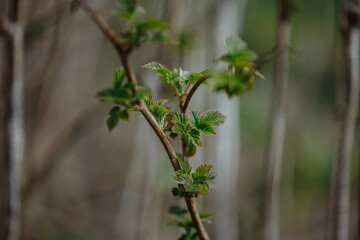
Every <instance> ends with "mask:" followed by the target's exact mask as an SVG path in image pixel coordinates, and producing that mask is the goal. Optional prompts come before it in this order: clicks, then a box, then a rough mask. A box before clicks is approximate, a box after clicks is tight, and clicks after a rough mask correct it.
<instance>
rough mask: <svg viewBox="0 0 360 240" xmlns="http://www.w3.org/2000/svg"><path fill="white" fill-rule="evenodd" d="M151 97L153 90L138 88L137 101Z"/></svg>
mask: <svg viewBox="0 0 360 240" xmlns="http://www.w3.org/2000/svg"><path fill="white" fill-rule="evenodd" d="M150 95H151V90H150V89H149V88H145V87H138V89H137V90H136V92H135V94H134V98H135V99H144V98H146V97H149V96H150Z"/></svg>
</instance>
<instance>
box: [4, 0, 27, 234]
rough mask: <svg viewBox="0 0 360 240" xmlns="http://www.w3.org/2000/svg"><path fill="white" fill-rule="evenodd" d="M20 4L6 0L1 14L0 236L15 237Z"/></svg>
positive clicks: (20, 135) (21, 0) (20, 136)
mask: <svg viewBox="0 0 360 240" xmlns="http://www.w3.org/2000/svg"><path fill="white" fill-rule="evenodd" d="M24 4H25V0H14V1H9V2H8V3H7V4H6V3H5V1H4V5H5V6H6V7H7V10H6V11H7V12H6V13H4V16H3V17H2V18H1V21H2V23H1V25H2V30H3V31H4V32H5V35H6V36H5V40H4V52H3V60H2V61H3V62H4V65H5V68H4V69H2V70H3V77H2V90H3V96H2V98H3V103H2V104H3V106H4V112H3V116H2V128H3V129H2V132H3V133H2V134H3V136H2V141H3V142H2V143H3V144H4V145H3V146H4V148H3V154H2V156H1V157H2V159H1V162H2V166H1V167H4V168H3V169H4V170H3V171H5V172H3V174H2V176H3V177H2V182H3V183H2V190H3V191H4V192H3V193H2V199H3V200H2V206H3V207H2V209H4V214H2V221H3V223H4V226H5V229H3V230H2V233H1V234H2V237H3V238H2V239H7V240H17V239H18V238H19V237H20V229H21V188H20V187H21V167H22V161H23V151H24V138H25V136H24V126H23V84H24V49H23V47H24V43H23V33H24V26H23V23H24V9H25V8H24Z"/></svg>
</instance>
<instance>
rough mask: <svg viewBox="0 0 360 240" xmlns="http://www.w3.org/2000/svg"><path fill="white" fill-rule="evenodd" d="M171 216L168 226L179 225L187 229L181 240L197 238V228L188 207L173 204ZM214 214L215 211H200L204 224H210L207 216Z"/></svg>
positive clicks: (194, 239)
mask: <svg viewBox="0 0 360 240" xmlns="http://www.w3.org/2000/svg"><path fill="white" fill-rule="evenodd" d="M168 213H169V215H170V217H171V218H172V219H173V220H172V221H171V222H169V223H168V224H167V226H168V227H179V228H183V229H184V230H185V233H184V234H182V235H181V236H180V238H179V240H196V239H197V233H196V228H195V226H194V224H193V221H192V219H191V217H190V216H189V214H188V213H187V211H186V209H183V208H180V207H176V206H171V207H170V208H169V211H168ZM212 215H214V214H213V213H208V212H202V213H199V216H200V219H201V221H202V223H204V224H210V221H209V220H208V219H206V218H208V217H210V216H212Z"/></svg>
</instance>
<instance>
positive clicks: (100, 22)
mask: <svg viewBox="0 0 360 240" xmlns="http://www.w3.org/2000/svg"><path fill="white" fill-rule="evenodd" d="M80 4H81V7H82V8H83V9H84V11H85V13H86V14H87V15H88V16H89V17H90V18H91V19H92V20H93V21H94V22H95V23H96V25H97V26H98V27H99V28H100V29H101V31H102V32H103V33H104V35H105V36H106V37H107V38H108V39H109V40H110V42H111V43H112V45H113V46H114V48H115V49H116V51H117V52H118V53H119V54H121V55H123V54H124V53H125V52H126V51H125V49H124V47H123V46H122V44H121V43H120V37H119V36H118V35H117V34H116V32H115V31H114V30H113V29H112V28H111V26H110V25H109V24H108V23H107V22H106V21H105V20H104V19H103V18H102V17H101V16H100V15H99V14H97V13H96V12H95V11H94V10H93V9H92V8H91V7H90V6H89V5H88V4H87V2H86V0H80Z"/></svg>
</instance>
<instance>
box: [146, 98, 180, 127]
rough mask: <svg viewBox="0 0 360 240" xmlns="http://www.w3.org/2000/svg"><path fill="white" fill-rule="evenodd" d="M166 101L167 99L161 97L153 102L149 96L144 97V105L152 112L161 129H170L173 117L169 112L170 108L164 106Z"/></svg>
mask: <svg viewBox="0 0 360 240" xmlns="http://www.w3.org/2000/svg"><path fill="white" fill-rule="evenodd" d="M167 101H168V100H167V99H161V100H158V101H155V102H154V101H153V99H152V97H151V96H150V97H149V98H147V99H144V102H145V104H146V107H147V108H148V109H149V111H150V112H151V113H152V115H153V116H154V118H155V119H156V121H157V122H158V123H159V125H160V127H161V128H162V129H163V130H170V129H171V127H172V126H173V124H172V122H171V120H172V118H173V116H172V114H171V113H170V109H171V108H170V107H165V106H164V104H165V103H166V102H167Z"/></svg>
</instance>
